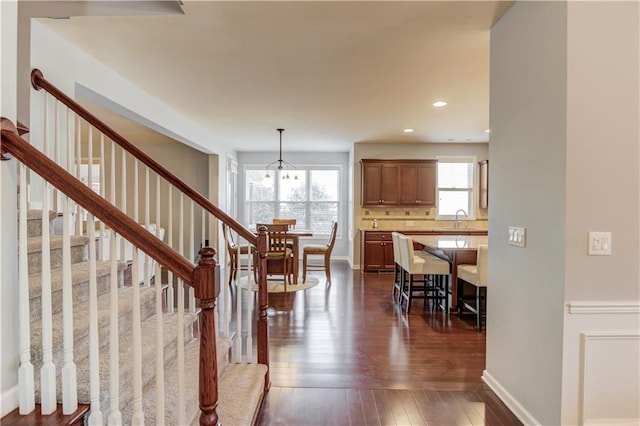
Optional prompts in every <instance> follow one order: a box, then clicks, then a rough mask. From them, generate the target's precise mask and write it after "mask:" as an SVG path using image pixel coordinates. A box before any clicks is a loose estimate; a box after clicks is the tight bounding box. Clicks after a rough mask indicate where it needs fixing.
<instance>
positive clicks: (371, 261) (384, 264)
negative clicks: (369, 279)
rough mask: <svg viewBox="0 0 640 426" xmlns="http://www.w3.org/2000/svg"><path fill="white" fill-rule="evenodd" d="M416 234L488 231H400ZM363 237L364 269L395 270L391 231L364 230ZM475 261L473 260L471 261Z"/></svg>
mask: <svg viewBox="0 0 640 426" xmlns="http://www.w3.org/2000/svg"><path fill="white" fill-rule="evenodd" d="M398 232H402V233H405V234H414V235H447V234H449V235H487V231H480V230H469V229H466V228H460V229H451V230H445V231H443V230H430V231H398ZM363 234H364V235H363V237H362V238H361V244H362V246H361V250H360V253H361V256H362V263H361V264H362V271H363V272H371V271H393V269H394V266H395V262H394V259H393V240H392V238H391V231H363ZM471 263H473V262H471Z"/></svg>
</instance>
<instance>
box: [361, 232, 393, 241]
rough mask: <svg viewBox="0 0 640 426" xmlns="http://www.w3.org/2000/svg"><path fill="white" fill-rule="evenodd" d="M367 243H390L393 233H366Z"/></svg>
mask: <svg viewBox="0 0 640 426" xmlns="http://www.w3.org/2000/svg"><path fill="white" fill-rule="evenodd" d="M364 240H365V241H367V242H368V241H388V242H391V241H392V239H391V232H385V231H365V233H364Z"/></svg>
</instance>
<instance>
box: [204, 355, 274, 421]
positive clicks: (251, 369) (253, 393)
mask: <svg viewBox="0 0 640 426" xmlns="http://www.w3.org/2000/svg"><path fill="white" fill-rule="evenodd" d="M266 373H267V367H266V366H265V365H262V364H229V366H227V368H225V370H224V372H223V374H222V378H221V380H220V382H219V383H218V409H217V410H218V420H219V421H220V423H221V424H223V425H225V426H246V425H250V424H253V423H252V422H253V420H254V417H256V416H257V413H256V410H257V409H258V408H259V407H260V400H261V399H262V395H263V393H264V376H265V374H266ZM192 424H197V423H192Z"/></svg>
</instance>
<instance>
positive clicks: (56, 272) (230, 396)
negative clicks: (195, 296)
mask: <svg viewBox="0 0 640 426" xmlns="http://www.w3.org/2000/svg"><path fill="white" fill-rule="evenodd" d="M56 217H57V214H56V213H55V212H52V213H51V214H50V217H49V218H50V220H54V219H55V218H56ZM27 229H28V265H29V300H30V306H29V310H30V318H31V362H32V363H33V365H34V372H35V374H34V376H35V388H36V395H35V396H36V402H38V401H39V400H40V374H39V371H40V368H41V367H42V364H43V355H42V354H43V349H42V323H41V309H42V305H41V284H42V249H41V246H42V244H41V240H42V212H41V211H38V210H30V211H29V212H28V226H27ZM51 229H54V226H51ZM89 243H90V239H89V237H87V236H72V237H71V247H72V248H71V258H72V260H71V262H72V266H71V271H72V273H71V275H72V282H73V307H74V309H73V338H74V350H73V362H74V363H75V365H76V369H77V383H78V385H77V400H78V402H79V403H80V404H89V403H90V402H91V393H90V385H89V383H90V382H89V376H90V369H89V363H90V362H89V359H90V358H89V332H88V330H89V303H88V301H89V275H90V274H89ZM96 244H97V243H96ZM50 258H51V274H50V276H51V299H52V314H53V334H52V339H53V363H54V364H55V366H56V376H57V377H56V389H57V401H62V385H61V371H62V366H63V365H64V364H65V359H64V358H65V354H64V345H63V332H62V324H63V320H62V237H61V236H56V235H52V236H51V243H50ZM125 268H126V264H125V263H124V262H119V263H118V268H117V271H118V272H117V274H118V277H117V280H118V292H117V293H118V294H117V299H118V327H119V330H118V331H119V336H120V338H119V342H118V350H119V354H120V355H119V360H120V366H119V373H118V374H119V401H118V403H117V406H118V409H119V411H120V413H121V419H122V424H131V423H132V418H133V415H134V404H133V398H134V395H133V385H132V377H134V374H133V372H132V369H133V363H132V362H131V361H130V360H131V359H132V347H133V343H132V315H131V312H132V291H133V287H132V285H135V284H132V283H131V282H125V278H124V277H125V273H124V272H125ZM96 275H97V289H98V303H97V305H98V336H99V338H98V340H99V348H100V349H99V363H100V367H99V371H100V380H99V383H100V385H99V395H100V397H99V401H100V402H99V405H100V411H101V412H102V417H103V421H104V422H105V423H106V422H107V419H109V416H110V414H111V413H110V411H111V410H112V407H113V404H112V402H111V399H110V389H109V383H110V380H109V371H110V366H109V362H110V356H109V351H110V348H109V332H110V305H111V301H110V298H111V295H110V280H111V263H110V262H108V261H107V262H104V261H97V265H96ZM160 281H161V280H158V279H156V280H155V282H156V283H160ZM165 287H166V285H165ZM155 293H156V289H155V288H154V286H153V285H152V286H149V287H145V286H143V285H142V284H140V313H141V330H142V333H141V336H142V389H143V392H142V401H141V405H142V412H143V413H144V422H145V424H147V425H156V424H163V423H164V424H167V425H177V424H178V420H177V413H178V399H177V389H178V380H179V374H178V371H179V365H178V358H177V354H178V346H179V345H182V347H183V348H184V360H185V362H184V377H183V380H184V383H185V387H186V390H185V407H184V410H185V411H184V412H185V418H186V419H191V421H190V424H194V425H195V424H198V419H199V413H200V410H199V402H198V384H199V368H200V366H199V350H200V339H199V338H198V336H197V335H195V333H194V330H197V329H198V324H197V321H198V316H197V314H192V313H188V312H186V311H185V312H183V313H176V312H173V313H166V312H165V313H162V314H161V316H162V322H163V345H164V349H163V357H164V370H163V374H164V383H163V385H164V389H163V390H162V392H163V393H164V406H165V414H164V419H163V420H160V419H156V409H155V407H156V405H157V404H156V394H157V389H156V386H157V383H156V382H157V380H156V353H157V352H158V351H157V348H156V341H157V335H156V333H157V319H158V317H157V314H156V311H155V304H156V299H155ZM177 315H183V316H184V322H183V326H184V329H183V333H182V336H184V337H183V341H182V342H179V337H178V336H179V333H178V324H179V322H178V321H177ZM216 345H217V346H216V347H217V354H218V356H217V360H218V369H217V371H218V392H219V399H218V407H217V412H218V415H219V420H220V422H221V423H222V424H224V425H250V424H253V423H255V421H256V419H257V415H258V413H259V409H260V404H261V402H262V398H263V392H264V377H265V373H266V370H267V368H266V366H264V365H261V364H231V363H230V362H229V360H230V353H231V345H232V341H231V340H230V339H228V338H220V337H219V338H218V339H217V342H216ZM37 412H39V407H36V413H34V415H36V416H38V417H39V418H41V419H42V418H46V417H47V416H39V415H38V413H37ZM57 415H59V413H57ZM53 416H55V415H52V417H51V420H53V419H54V418H55V419H57V418H58V417H53ZM86 416H88V413H87V414H86V415H85V419H84V420H82V419H81V421H79V420H78V419H75V421H76V422H77V423H73V422H72V423H69V424H83V423H84V422H85V421H86ZM25 421H29V420H27V419H26V418H25V416H20V415H18V413H17V410H16V411H14V412H13V413H10V414H9V415H7V416H5V418H3V419H2V424H3V425H11V424H25V423H24V422H25ZM40 421H42V420H38V422H40ZM33 423H35V421H33V422H32V423H31V424H33ZM53 423H55V424H61V423H60V422H59V421H58V420H54V421H53Z"/></svg>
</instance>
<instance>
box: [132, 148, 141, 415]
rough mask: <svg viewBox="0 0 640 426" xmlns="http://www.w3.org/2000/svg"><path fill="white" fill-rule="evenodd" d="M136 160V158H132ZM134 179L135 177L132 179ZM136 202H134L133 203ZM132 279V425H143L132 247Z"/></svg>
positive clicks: (135, 268) (137, 282)
mask: <svg viewBox="0 0 640 426" xmlns="http://www.w3.org/2000/svg"><path fill="white" fill-rule="evenodd" d="M134 161H135V162H137V160H134ZM134 180H135V179H134ZM135 204H136V203H135V202H134V205H135ZM132 253H133V256H132V257H133V260H132V261H133V263H132V280H133V312H132V330H131V333H132V337H133V349H132V356H133V360H132V361H133V415H132V418H131V424H132V425H144V413H143V411H142V330H141V326H140V318H141V314H140V279H139V276H140V271H139V270H138V269H139V268H138V250H137V249H136V247H133V249H132Z"/></svg>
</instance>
